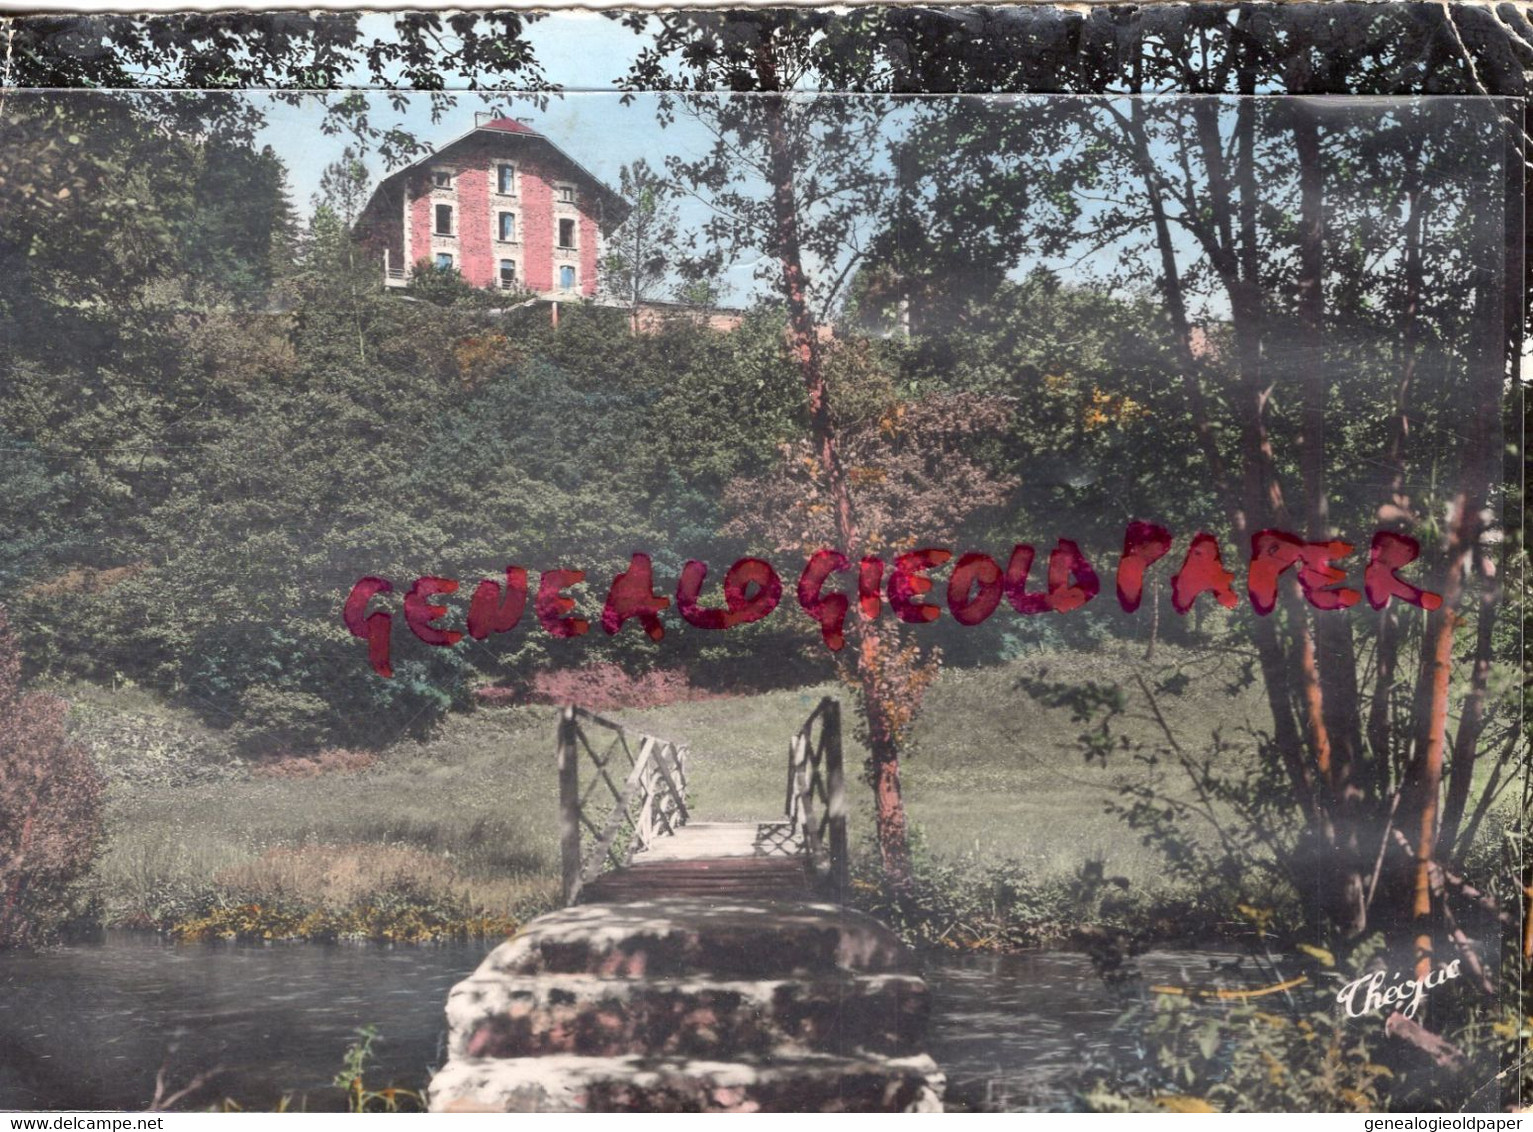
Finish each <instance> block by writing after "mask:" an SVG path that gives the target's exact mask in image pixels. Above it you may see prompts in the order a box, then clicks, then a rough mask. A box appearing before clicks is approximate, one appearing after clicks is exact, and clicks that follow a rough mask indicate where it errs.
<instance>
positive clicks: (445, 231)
mask: <svg viewBox="0 0 1533 1132" xmlns="http://www.w3.org/2000/svg"><path fill="white" fill-rule="evenodd" d="M436 234H437V235H438V236H451V235H452V205H450V204H439V205H437V206H436Z"/></svg>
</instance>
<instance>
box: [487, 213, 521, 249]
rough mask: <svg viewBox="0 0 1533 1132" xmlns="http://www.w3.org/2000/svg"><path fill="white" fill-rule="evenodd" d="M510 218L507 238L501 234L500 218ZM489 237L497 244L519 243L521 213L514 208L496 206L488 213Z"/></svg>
mask: <svg viewBox="0 0 1533 1132" xmlns="http://www.w3.org/2000/svg"><path fill="white" fill-rule="evenodd" d="M502 216H509V217H510V218H511V238H510V239H509V240H508V239H506V238H505V236H503V235H502V234H501V228H500V218H501V217H502ZM490 238H491V239H493V240H494V241H495V242H496V243H497V244H518V245H519V244H520V243H521V242H522V217H521V213H520V212H519V211H518V210H517V209H514V208H497V209H494V210H492V212H491V214H490Z"/></svg>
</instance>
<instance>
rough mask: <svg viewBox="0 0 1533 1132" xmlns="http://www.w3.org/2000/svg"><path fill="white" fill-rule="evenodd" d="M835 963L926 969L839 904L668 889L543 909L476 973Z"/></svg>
mask: <svg viewBox="0 0 1533 1132" xmlns="http://www.w3.org/2000/svg"><path fill="white" fill-rule="evenodd" d="M837 970H841V971H851V972H857V973H862V974H870V975H876V974H899V973H906V974H918V973H919V970H918V968H917V965H916V962H915V958H914V956H913V955H912V954H911V952H910V951H909V950H908V949H907V948H906V947H905V946H904V944H902V943H901V942H900V939H899V937H898V936H896V935H895V934H894V933H893V932H891V931H890V930H889V929H888V928H886V927H884V926H883V925H882V924H880V923H879V922H878V921H877V920H875V919H873V918H872V917H871V916H865V915H863V914H862V913H861V912H855V911H852V910H851V909H848V908H843V907H840V906H839V905H835V904H811V903H806V902H804V901H800V900H752V901H751V902H750V903H743V902H741V903H732V902H725V901H723V900H709V899H699V898H688V897H669V898H667V899H665V900H663V901H653V902H652V901H636V902H632V903H619V904H580V905H576V906H575V907H573V908H564V909H561V910H560V911H557V912H550V913H548V914H547V915H544V916H539V917H538V918H537V919H535V920H533V921H531V922H530V923H528V924H527V925H526V926H525V927H524V928H523V929H522V931H521V932H520V933H518V934H517V935H516V936H515V937H514V938H512V939H510V940H507V941H506V942H505V943H503V944H501V945H500V946H499V947H497V948H496V949H495V950H494V951H492V952H490V954H489V955H488V956H487V957H486V958H485V960H484V962H483V963H482V964H480V967H479V970H478V971H477V972H476V974H478V975H496V974H500V975H541V974H586V975H604V976H607V977H610V978H635V979H637V978H653V979H668V978H669V979H678V978H679V979H687V980H699V979H701V980H704V981H707V980H711V979H727V980H733V979H774V978H786V977H789V976H793V975H813V974H818V973H824V972H830V971H837Z"/></svg>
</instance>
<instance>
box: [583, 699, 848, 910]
mask: <svg viewBox="0 0 1533 1132" xmlns="http://www.w3.org/2000/svg"><path fill="white" fill-rule="evenodd" d="M597 732H606V733H608V738H607V740H606V743H605V745H603V744H602V743H601V741H600V740H599V739H598V740H595V741H594V742H593V733H597ZM630 740H632V743H631V742H630ZM635 745H637V751H635V749H634V746H635ZM598 748H599V749H598ZM687 755H688V747H687V745H686V744H684V743H677V742H674V741H672V740H670V739H662V738H660V737H659V736H657V735H650V734H648V733H646V732H642V731H639V730H638V729H637V728H633V727H629V726H628V725H626V724H623V723H619V722H617V721H616V720H612V719H607V718H604V717H603V716H600V715H597V714H596V713H594V712H591V711H587V710H586V709H585V708H582V707H578V706H576V705H570V706H568V707H565V708H563V709H562V710H561V711H560V713H559V805H560V843H559V856H560V871H561V873H562V879H563V888H564V900H565V903H566V904H573V903H575V901H576V900H577V899H578V898H579V896H580V891H581V889H582V888H583V887H584V886H585V885H586V884H588V883H590V882H591V881H592V880H594V879H595V878H596V877H597V876H598V875H600V874H601V873H602V872H603V871H604V870H605V869H607V868H608V867H609V866H610V867H612V868H619V869H620V868H624V867H626V866H628V865H630V864H632V863H633V859H634V856H635V855H636V854H638V853H641V852H643V851H644V850H645V849H648V848H649V847H650V846H651V845H653V844H654V841H655V839H656V838H657V837H666V836H670V835H671V834H674V833H675V832H676V831H677V830H678V829H680V828H681V827H682V826H683V825H685V824H686V822H687V819H688V817H689V816H690V815H689V813H688V810H687ZM582 763H589V764H590V765H591V767H592V768H594V770H595V773H594V774H592V775H590V776H589V777H588V779H587V781H586V782H585V783H584V784H583V785H582V782H581V778H582V775H581V765H582ZM617 774H622V775H623V777H622V784H621V785H619V783H618V779H617V778H616V777H615V775H617ZM603 788H605V792H603ZM783 811H784V817H785V818H786V823H787V826H788V829H789V833H790V836H791V837H793V838H794V839H796V840H798V842H799V843H800V845H801V846H802V849H803V851H804V853H805V854H806V855H807V856H808V857H809V860H810V862H811V863H812V865H813V866H814V869H815V872H816V874H817V875H818V878H819V880H820V881H821V883H822V885H823V886H824V887H827V888H828V889H829V890H830V893H831V894H832V895H833V896H834V898H835V899H838V900H839V899H840V898H841V897H842V895H843V894H844V893H845V891H846V881H847V839H846V790H845V783H844V779H843V775H842V769H841V705H840V704H839V703H838V702H837V701H836V700H834V699H832V698H830V697H828V696H827V697H826V698H825V699H823V700H821V701H820V703H819V705H818V706H817V707H816V708H815V709H814V711H813V712H811V713H810V715H809V718H808V719H807V720H805V722H804V725H803V726H802V727H801V728H800V729H799V731H798V733H797V734H796V735H794V737H793V740H792V742H791V743H790V744H789V746H788V792H787V800H786V802H785V804H784V807H783ZM762 828H766V827H765V826H764V827H762ZM582 831H584V833H585V834H588V835H589V838H590V845H589V849H586V848H584V847H583V846H582V841H583V840H585V837H584V836H583V834H582Z"/></svg>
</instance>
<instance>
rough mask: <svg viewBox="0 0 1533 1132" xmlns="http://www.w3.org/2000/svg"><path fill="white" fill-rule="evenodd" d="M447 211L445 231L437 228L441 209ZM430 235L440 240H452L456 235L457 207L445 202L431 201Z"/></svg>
mask: <svg viewBox="0 0 1533 1132" xmlns="http://www.w3.org/2000/svg"><path fill="white" fill-rule="evenodd" d="M444 208H445V209H447V231H445V232H444V231H442V229H441V228H439V227H437V222H438V221H439V220H440V219H441V216H442V209H444ZM431 234H432V235H433V236H435V237H438V238H440V239H452V238H455V237H456V236H457V235H458V206H457V205H455V204H448V203H447V202H445V201H433V202H432V204H431Z"/></svg>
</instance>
